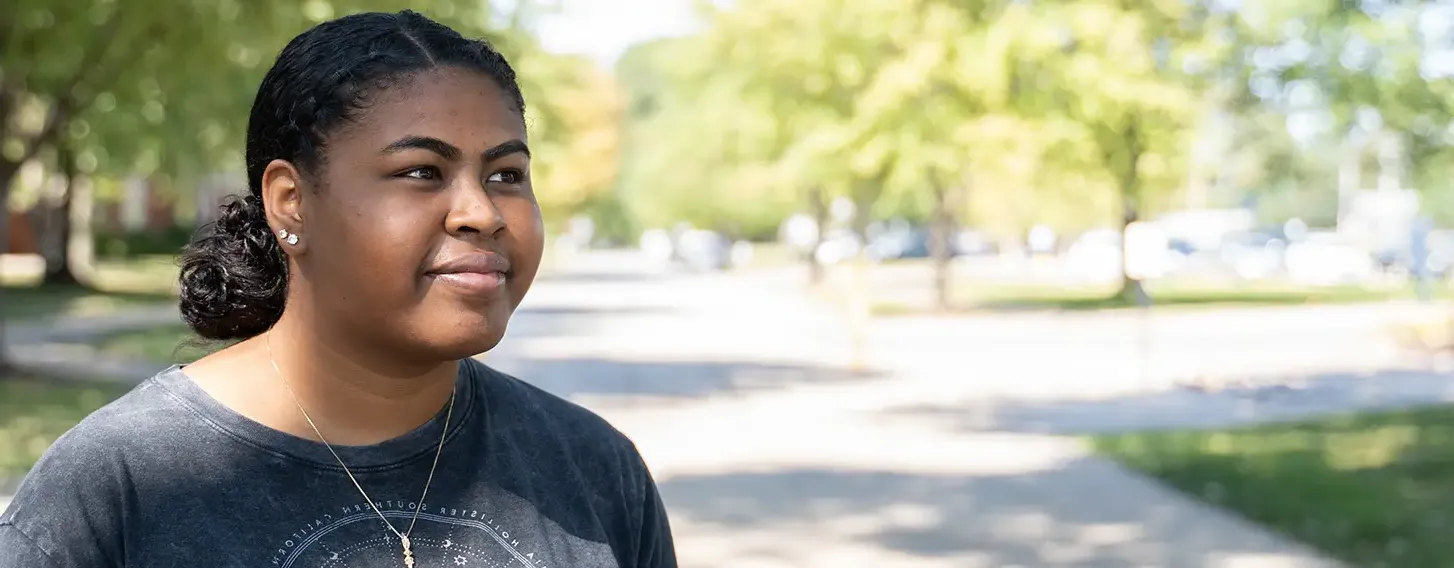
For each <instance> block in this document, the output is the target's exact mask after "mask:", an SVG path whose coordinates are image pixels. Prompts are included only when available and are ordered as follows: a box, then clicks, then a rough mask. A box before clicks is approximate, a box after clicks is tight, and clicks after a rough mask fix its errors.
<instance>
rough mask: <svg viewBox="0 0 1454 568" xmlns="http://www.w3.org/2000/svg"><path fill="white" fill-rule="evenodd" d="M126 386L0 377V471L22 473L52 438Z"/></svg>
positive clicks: (4, 474)
mask: <svg viewBox="0 0 1454 568" xmlns="http://www.w3.org/2000/svg"><path fill="white" fill-rule="evenodd" d="M126 390H127V389H126V387H122V386H120V385H110V384H104V383H96V384H78V383H74V382H64V381H51V380H42V379H37V378H30V377H25V378H19V377H0V477H12V478H13V477H19V476H21V475H24V474H25V472H26V471H28V470H29V469H30V467H31V465H33V464H34V463H35V460H36V459H37V458H39V457H40V455H41V453H43V452H45V449H46V448H48V447H50V445H51V443H52V442H55V440H56V438H58V437H60V435H61V434H64V433H65V432H66V430H69V429H70V428H71V427H72V426H75V425H76V423H77V422H80V420H81V419H82V418H85V417H86V415H88V414H90V413H91V412H93V411H95V410H96V409H98V408H101V407H102V406H104V405H105V404H106V403H108V402H111V401H112V400H114V399H116V397H119V396H121V395H122V394H124V393H125V392H126Z"/></svg>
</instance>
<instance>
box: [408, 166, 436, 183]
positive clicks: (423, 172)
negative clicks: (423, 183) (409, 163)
mask: <svg viewBox="0 0 1454 568" xmlns="http://www.w3.org/2000/svg"><path fill="white" fill-rule="evenodd" d="M400 175H401V176H403V177H406V178H413V179H423V180H436V179H439V178H440V177H441V176H440V174H439V168H435V167H433V166H425V167H422V168H414V169H412V170H409V171H406V172H404V173H402V174H400Z"/></svg>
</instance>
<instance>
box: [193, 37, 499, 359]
mask: <svg viewBox="0 0 1454 568" xmlns="http://www.w3.org/2000/svg"><path fill="white" fill-rule="evenodd" d="M440 67H461V68H466V69H473V70H476V71H479V72H482V73H485V74H486V75H488V76H490V77H491V78H492V79H493V80H494V81H495V82H496V83H498V84H499V86H500V88H501V89H503V90H504V91H505V93H506V96H508V97H509V99H510V102H512V103H514V105H515V108H516V110H517V111H519V112H520V113H521V115H522V118H523V114H524V112H525V100H524V98H523V96H522V95H521V94H520V86H519V85H518V84H517V82H516V80H515V71H514V70H513V69H511V67H510V64H509V63H508V62H506V61H505V58H504V57H503V56H502V55H500V53H499V52H498V51H496V50H495V49H494V48H493V47H491V46H490V44H489V43H487V42H485V41H483V40H472V39H468V38H465V37H463V36H461V35H460V34H459V33H458V32H456V31H454V30H452V29H450V28H449V27H447V26H445V25H443V24H440V23H438V22H435V21H433V20H430V19H429V18H426V17H424V16H422V15H420V14H418V13H415V12H413V11H407V10H406V11H403V12H399V13H397V14H386V13H363V14H354V15H350V16H344V17H342V18H338V19H336V20H332V21H329V22H324V23H322V24H319V25H317V26H315V27H313V28H312V29H310V30H308V31H306V32H303V33H302V34H301V35H299V36H298V37H296V38H294V39H293V41H291V42H289V43H288V45H287V47H285V48H283V51H282V53H280V54H279V55H278V60H277V61H276V62H275V63H273V67H272V68H271V69H269V70H268V73H267V75H266V76H265V77H264V78H263V81H262V84H261V85H260V86H259V87H258V92H257V98H256V99H255V100H254V102H253V106H252V115H251V117H250V118H249V120H248V125H247V184H248V195H247V196H245V197H241V198H237V199H231V200H229V201H228V202H226V203H224V204H223V205H222V211H221V216H220V217H219V218H218V220H217V221H216V222H215V223H210V224H208V225H207V226H204V227H202V229H201V230H199V231H198V233H197V235H195V236H194V237H193V239H192V242H191V243H190V244H188V245H187V246H186V248H184V249H183V250H182V254H181V257H180V264H181V277H180V280H181V281H180V284H181V310H182V319H183V320H184V321H186V322H187V325H188V326H189V327H191V328H192V330H193V331H194V332H196V333H197V335H199V336H201V337H202V338H204V339H213V340H234V339H246V338H249V337H254V336H257V335H259V334H261V333H263V332H265V331H267V330H268V329H269V328H271V327H272V326H273V324H275V323H277V321H278V318H279V317H280V316H281V315H282V313H283V306H284V304H285V302H286V295H287V289H288V262H287V258H286V256H285V255H284V254H283V251H282V249H281V247H280V246H279V245H278V240H277V237H276V236H274V235H273V234H272V230H271V229H270V228H269V226H268V223H267V218H266V217H265V216H264V211H263V202H262V197H261V196H262V176H263V170H264V169H266V168H267V166H268V164H269V163H270V162H272V161H273V160H287V161H288V162H291V163H292V164H294V166H296V167H297V168H298V169H299V170H300V172H302V173H303V175H305V176H310V175H311V174H313V173H316V172H317V171H318V168H319V167H320V166H322V165H323V163H324V161H325V160H326V155H325V154H326V152H325V150H326V143H327V139H328V136H329V135H330V134H332V133H333V132H334V131H335V130H337V129H338V128H339V127H340V126H342V125H343V124H344V123H346V122H347V121H349V120H351V119H354V118H356V117H357V116H358V112H359V111H360V110H361V109H362V108H363V107H364V106H366V105H367V103H368V98H369V97H370V95H373V94H376V93H378V92H379V91H381V90H384V89H388V88H389V87H391V86H393V85H396V84H398V83H399V82H401V81H405V80H407V79H408V78H409V77H410V76H411V75H413V74H415V73H418V72H420V71H423V70H427V69H435V68H440Z"/></svg>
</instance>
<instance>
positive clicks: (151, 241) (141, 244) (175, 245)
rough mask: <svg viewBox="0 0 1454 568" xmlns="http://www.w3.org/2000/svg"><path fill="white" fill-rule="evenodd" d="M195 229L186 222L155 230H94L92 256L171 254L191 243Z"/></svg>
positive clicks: (111, 257) (132, 256)
mask: <svg viewBox="0 0 1454 568" xmlns="http://www.w3.org/2000/svg"><path fill="white" fill-rule="evenodd" d="M195 231H196V228H195V227H192V226H188V225H176V226H173V227H169V228H167V229H164V230H156V231H137V232H101V231H98V232H96V234H95V235H94V239H95V247H96V248H95V250H96V256H97V257H98V258H103V259H120V258H137V257H142V256H174V255H176V254H177V253H179V252H181V250H182V247H184V246H186V245H187V243H188V242H191V240H192V234H193V233H194V232H195Z"/></svg>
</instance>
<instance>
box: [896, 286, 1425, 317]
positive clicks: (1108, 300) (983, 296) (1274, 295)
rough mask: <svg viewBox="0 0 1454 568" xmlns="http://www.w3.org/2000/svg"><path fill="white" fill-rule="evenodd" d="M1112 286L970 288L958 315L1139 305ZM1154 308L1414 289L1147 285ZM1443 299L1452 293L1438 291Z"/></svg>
mask: <svg viewBox="0 0 1454 568" xmlns="http://www.w3.org/2000/svg"><path fill="white" fill-rule="evenodd" d="M1116 291H1117V289H1116V288H1115V287H1113V286H1111V287H1108V286H1084V287H1070V286H1046V285H1038V286H1037V285H1029V286H1006V285H998V284H997V285H978V286H976V285H970V284H966V285H963V286H961V287H960V288H959V289H957V290H956V294H955V296H956V299H957V300H958V301H957V306H958V309H957V310H956V311H993V310H1037V309H1039V310H1058V311H1095V310H1114V309H1125V308H1133V307H1136V304H1135V303H1134V302H1128V301H1126V300H1125V299H1123V298H1120V297H1118V296H1116ZM1147 292H1148V294H1149V295H1150V296H1151V300H1152V305H1153V306H1155V307H1158V308H1160V307H1174V308H1199V307H1204V308H1216V307H1267V306H1294V305H1313V304H1350V303H1360V302H1380V301H1386V300H1391V299H1400V298H1414V297H1415V296H1414V293H1413V290H1412V288H1406V287H1401V286H1400V287H1366V286H1294V285H1282V284H1248V285H1213V284H1193V283H1165V284H1158V283H1153V284H1150V285H1148V286H1147ZM1438 294H1439V296H1440V297H1443V298H1447V297H1449V296H1450V295H1451V294H1450V293H1449V292H1448V291H1447V290H1439V291H1438ZM873 311H874V313H875V314H878V315H901V314H907V313H914V312H922V311H923V309H922V308H919V307H916V306H908V305H904V304H902V303H895V302H879V303H876V304H875V305H874V306H873Z"/></svg>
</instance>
